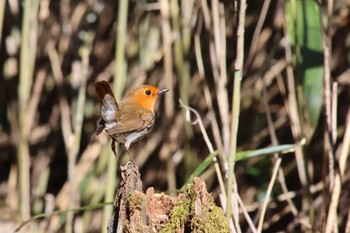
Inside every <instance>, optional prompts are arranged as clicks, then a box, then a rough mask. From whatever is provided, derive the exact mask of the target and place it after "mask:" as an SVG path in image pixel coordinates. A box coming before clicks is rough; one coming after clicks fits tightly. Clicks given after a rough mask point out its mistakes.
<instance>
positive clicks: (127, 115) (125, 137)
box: [95, 81, 168, 155]
mask: <svg viewBox="0 0 350 233" xmlns="http://www.w3.org/2000/svg"><path fill="white" fill-rule="evenodd" d="M95 90H96V94H97V98H98V99H99V101H100V104H101V116H102V119H101V120H100V122H99V123H98V126H97V129H96V135H99V134H100V133H101V132H102V130H105V131H106V132H107V134H108V135H109V136H110V137H111V138H112V140H113V141H112V145H111V146H112V150H113V152H114V154H115V155H116V152H115V142H116V141H117V142H119V143H124V144H125V148H126V150H127V151H128V150H129V147H130V144H131V143H133V142H136V141H138V140H140V139H142V138H143V137H144V136H146V134H148V133H149V131H150V130H151V128H152V126H153V124H154V119H155V114H154V106H155V104H156V101H157V99H158V97H159V95H161V94H162V93H165V92H167V91H168V89H165V88H157V87H154V86H150V85H143V86H140V87H138V88H136V89H134V90H132V91H131V92H129V93H128V94H127V95H126V96H125V97H124V98H123V99H122V100H121V101H120V102H119V103H118V102H117V100H116V99H115V97H114V95H113V92H112V89H111V87H110V86H109V84H108V83H107V82H106V81H98V82H96V83H95Z"/></svg>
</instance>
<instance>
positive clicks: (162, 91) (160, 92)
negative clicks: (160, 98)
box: [157, 88, 169, 95]
mask: <svg viewBox="0 0 350 233" xmlns="http://www.w3.org/2000/svg"><path fill="white" fill-rule="evenodd" d="M167 91H169V90H168V89H166V88H161V89H159V91H158V92H157V94H158V95H160V94H163V93H165V92H167Z"/></svg>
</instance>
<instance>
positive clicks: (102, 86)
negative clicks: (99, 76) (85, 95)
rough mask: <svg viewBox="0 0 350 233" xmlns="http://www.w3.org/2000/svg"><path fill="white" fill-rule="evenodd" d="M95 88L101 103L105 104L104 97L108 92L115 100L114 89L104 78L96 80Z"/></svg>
mask: <svg viewBox="0 0 350 233" xmlns="http://www.w3.org/2000/svg"><path fill="white" fill-rule="evenodd" d="M95 90H96V95H97V98H98V100H99V101H100V103H101V105H102V104H103V99H104V97H105V95H106V94H109V95H111V96H112V97H113V99H114V100H115V97H114V95H113V92H112V89H111V87H110V86H109V84H108V83H107V82H106V81H104V80H102V81H98V82H96V83H95ZM115 102H117V101H115Z"/></svg>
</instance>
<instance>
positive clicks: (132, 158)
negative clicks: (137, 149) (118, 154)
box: [126, 150, 137, 167]
mask: <svg viewBox="0 0 350 233" xmlns="http://www.w3.org/2000/svg"><path fill="white" fill-rule="evenodd" d="M126 152H128V154H129V156H130V159H131V160H132V162H133V164H134V166H135V167H137V165H136V162H135V160H134V157H132V155H131V153H130V151H129V150H126Z"/></svg>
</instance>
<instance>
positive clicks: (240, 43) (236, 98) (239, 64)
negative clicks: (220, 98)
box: [226, 0, 246, 232]
mask: <svg viewBox="0 0 350 233" xmlns="http://www.w3.org/2000/svg"><path fill="white" fill-rule="evenodd" d="M245 11H246V1H245V0H242V1H240V4H239V18H238V28H237V58H236V62H235V70H236V71H235V75H234V84H233V94H232V99H233V101H232V119H231V133H230V134H231V142H230V151H229V165H228V185H227V205H226V206H227V208H226V211H227V212H226V217H227V219H228V220H230V219H231V216H232V209H231V208H232V206H231V205H232V197H233V194H231V193H232V191H233V192H234V193H238V192H237V183H236V181H235V177H234V166H235V160H236V151H237V131H238V121H239V109H240V101H241V99H240V96H241V90H240V88H241V80H242V70H243V59H244V24H245ZM235 202H236V201H235ZM234 208H235V209H234V210H233V211H234V212H233V219H234V223H235V226H236V230H237V231H238V232H240V227H239V216H238V214H239V212H238V205H237V204H235V205H234Z"/></svg>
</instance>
